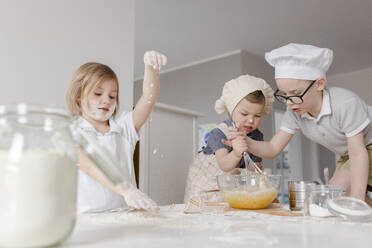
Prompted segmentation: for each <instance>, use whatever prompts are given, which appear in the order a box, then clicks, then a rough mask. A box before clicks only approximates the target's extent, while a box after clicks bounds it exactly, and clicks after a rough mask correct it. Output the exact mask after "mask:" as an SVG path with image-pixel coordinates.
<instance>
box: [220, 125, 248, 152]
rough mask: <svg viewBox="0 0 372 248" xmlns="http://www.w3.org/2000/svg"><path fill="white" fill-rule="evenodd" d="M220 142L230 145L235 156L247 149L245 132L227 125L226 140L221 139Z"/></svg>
mask: <svg viewBox="0 0 372 248" xmlns="http://www.w3.org/2000/svg"><path fill="white" fill-rule="evenodd" d="M221 142H222V143H223V144H225V145H228V146H230V147H232V148H233V152H234V154H235V155H236V156H241V155H242V154H243V152H245V151H247V150H248V143H247V136H246V133H245V132H244V131H240V130H239V129H238V128H234V127H229V133H228V135H227V140H225V139H222V140H221Z"/></svg>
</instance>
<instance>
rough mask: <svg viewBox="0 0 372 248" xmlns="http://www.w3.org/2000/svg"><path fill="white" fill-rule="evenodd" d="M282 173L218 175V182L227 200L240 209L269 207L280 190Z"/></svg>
mask: <svg viewBox="0 0 372 248" xmlns="http://www.w3.org/2000/svg"><path fill="white" fill-rule="evenodd" d="M280 178H281V175H265V174H258V173H249V174H241V175H231V174H223V175H219V176H217V183H218V187H219V189H220V191H221V192H222V195H223V197H224V199H225V201H226V202H228V203H229V205H230V206H231V207H233V208H238V209H252V210H253V209H263V208H266V207H268V206H269V205H270V204H271V203H272V201H273V200H274V199H275V197H276V195H277V194H278V192H279V187H280Z"/></svg>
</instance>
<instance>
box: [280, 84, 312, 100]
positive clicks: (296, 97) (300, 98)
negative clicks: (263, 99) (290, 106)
mask: <svg viewBox="0 0 372 248" xmlns="http://www.w3.org/2000/svg"><path fill="white" fill-rule="evenodd" d="M315 82H316V80H314V81H312V82H311V84H310V85H309V87H307V88H306V90H305V91H304V92H303V93H302V94H301V95H299V96H282V95H279V94H278V93H279V89H277V90H276V91H275V93H274V96H275V99H276V100H278V101H279V102H281V103H287V101H288V100H290V101H291V103H294V104H301V103H303V102H304V99H302V98H303V97H304V95H305V94H306V92H308V91H309V89H310V88H311V86H313V84H314V83H315Z"/></svg>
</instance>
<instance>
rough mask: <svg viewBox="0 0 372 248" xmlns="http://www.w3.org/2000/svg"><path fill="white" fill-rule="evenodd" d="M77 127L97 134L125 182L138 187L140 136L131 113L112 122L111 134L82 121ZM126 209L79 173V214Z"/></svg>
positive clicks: (82, 173) (78, 121)
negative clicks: (136, 169)
mask: <svg viewBox="0 0 372 248" xmlns="http://www.w3.org/2000/svg"><path fill="white" fill-rule="evenodd" d="M76 122H77V125H76V126H77V127H78V128H80V129H81V130H83V131H85V132H90V133H92V134H94V135H95V136H96V138H97V140H98V142H99V143H100V145H102V146H104V147H106V148H107V150H108V151H110V152H112V155H113V156H114V157H115V158H117V159H118V161H119V164H120V166H121V168H120V169H121V170H122V172H123V175H125V178H130V180H131V183H132V184H133V185H136V180H135V174H134V167H133V152H134V149H135V146H136V143H137V141H138V139H139V136H138V134H137V132H136V129H135V127H134V124H133V118H132V112H124V113H122V114H120V115H119V116H118V117H117V118H115V119H113V118H110V120H109V123H110V130H109V131H108V132H107V133H105V134H102V133H99V132H97V130H96V129H95V128H94V127H93V125H92V124H90V123H89V122H88V121H87V120H86V119H84V118H83V117H81V116H80V117H79V118H78V119H77V121H76ZM123 206H126V203H125V201H124V198H123V197H122V196H120V195H118V194H116V193H114V192H112V191H111V190H109V189H107V188H106V187H104V186H102V185H101V184H100V183H98V182H97V181H96V180H94V179H93V178H91V177H89V176H88V175H87V174H85V173H84V172H83V171H80V170H79V182H78V212H79V213H81V212H84V211H87V210H92V209H101V210H103V209H112V208H118V207H123Z"/></svg>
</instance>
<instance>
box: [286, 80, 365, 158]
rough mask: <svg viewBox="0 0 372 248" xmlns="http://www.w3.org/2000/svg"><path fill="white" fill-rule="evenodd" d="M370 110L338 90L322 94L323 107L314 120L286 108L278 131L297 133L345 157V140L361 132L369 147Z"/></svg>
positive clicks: (329, 90) (358, 100)
mask: <svg viewBox="0 0 372 248" xmlns="http://www.w3.org/2000/svg"><path fill="white" fill-rule="evenodd" d="M371 121H372V107H371V106H369V105H367V104H366V103H365V102H364V101H363V100H362V99H361V98H360V97H359V96H358V95H356V94H355V93H353V92H351V91H349V90H346V89H343V88H337V87H329V88H326V89H324V90H323V103H322V108H321V110H320V113H319V115H318V117H317V118H313V117H311V116H310V115H309V114H307V113H306V114H303V115H301V116H299V115H297V114H296V113H294V112H293V111H291V110H290V109H288V108H287V111H286V113H285V115H284V117H283V120H282V123H281V127H280V129H281V130H283V131H286V132H287V133H291V134H294V133H295V132H296V130H301V132H302V133H303V134H304V135H305V136H306V137H308V138H309V139H311V140H313V141H315V142H316V143H318V144H321V145H323V146H324V147H326V148H328V149H329V150H331V151H333V152H334V153H336V154H338V155H347V153H348V147H347V138H349V137H352V136H354V135H356V134H358V133H360V132H361V131H363V132H364V140H365V145H369V144H371V143H372V123H371Z"/></svg>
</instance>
